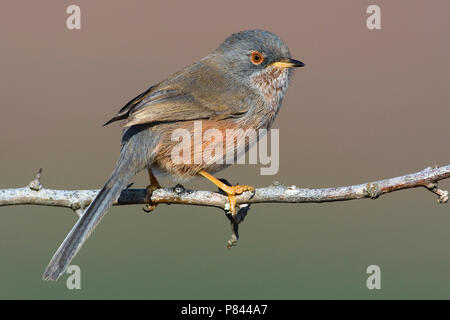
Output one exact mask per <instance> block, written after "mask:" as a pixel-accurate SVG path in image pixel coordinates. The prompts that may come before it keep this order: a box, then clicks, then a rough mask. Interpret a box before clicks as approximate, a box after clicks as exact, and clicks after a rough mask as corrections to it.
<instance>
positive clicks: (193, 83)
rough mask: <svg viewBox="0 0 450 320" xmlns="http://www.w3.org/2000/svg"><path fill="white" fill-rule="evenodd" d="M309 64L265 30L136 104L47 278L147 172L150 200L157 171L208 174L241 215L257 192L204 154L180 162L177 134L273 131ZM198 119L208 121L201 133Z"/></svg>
mask: <svg viewBox="0 0 450 320" xmlns="http://www.w3.org/2000/svg"><path fill="white" fill-rule="evenodd" d="M302 66H304V64H303V63H302V62H300V61H297V60H294V59H291V56H290V54H289V50H288V47H287V46H286V44H285V43H284V42H283V41H282V40H281V39H280V38H279V37H278V36H277V35H275V34H273V33H270V32H268V31H263V30H248V31H242V32H239V33H235V34H233V35H231V36H230V37H228V38H227V39H226V40H225V41H224V42H223V43H222V44H221V45H220V46H219V47H218V48H217V49H216V50H215V51H213V52H212V53H210V54H209V55H207V56H206V57H204V58H203V59H201V60H200V61H198V62H195V63H194V64H192V65H190V66H188V67H187V68H185V69H183V70H181V71H179V72H177V73H175V74H174V75H172V76H170V77H169V78H167V79H166V80H164V81H162V82H160V83H158V84H157V85H154V86H152V87H150V88H149V89H148V90H147V91H145V92H143V93H142V94H140V95H139V96H137V97H136V98H134V99H133V100H131V101H130V102H128V103H127V104H126V105H125V106H124V107H123V108H122V109H121V110H120V111H119V112H118V113H117V115H116V116H115V117H114V118H112V119H111V120H109V121H108V122H107V123H106V124H109V123H111V122H114V121H118V120H124V122H123V124H124V127H125V129H124V131H123V135H122V148H121V151H120V156H119V159H118V161H117V163H116V166H115V168H114V171H113V173H112V174H111V177H110V178H109V179H108V181H107V182H106V183H105V185H104V187H103V188H102V189H101V191H100V192H99V193H98V195H97V197H96V198H95V199H94V200H93V201H92V203H91V204H90V205H89V207H88V208H87V210H86V212H85V213H84V214H83V216H82V217H81V218H80V219H79V220H78V222H77V223H76V224H75V226H74V227H73V228H72V230H71V231H70V233H69V234H68V235H67V237H66V239H65V240H64V242H63V243H62V244H61V246H60V247H59V248H58V250H57V251H56V253H55V255H54V256H53V258H52V260H51V261H50V263H49V265H48V267H47V269H46V270H45V272H44V275H43V279H45V280H57V279H58V278H59V276H60V275H61V274H62V273H63V272H64V271H65V270H66V268H67V267H68V265H69V263H70V262H71V260H72V259H73V258H74V256H75V255H76V253H77V252H78V250H80V248H81V246H82V245H83V243H84V242H85V241H86V239H87V238H88V237H89V235H90V234H91V232H92V231H93V230H94V228H95V227H96V225H97V224H98V223H99V222H100V220H101V219H102V217H103V216H104V215H105V213H106V212H107V210H108V209H109V207H110V206H111V205H112V203H113V202H114V201H115V200H116V199H117V198H118V197H119V195H120V193H121V191H122V190H123V189H125V188H126V186H127V185H128V184H129V183H130V181H131V179H132V178H133V177H134V176H135V175H136V174H137V173H138V172H139V171H141V170H144V169H145V168H147V169H148V172H149V176H150V185H149V186H148V187H147V190H148V192H149V199H150V196H151V192H153V191H154V190H155V189H156V188H158V187H159V184H158V181H157V180H156V178H155V177H154V175H153V173H152V168H153V169H157V170H160V171H162V172H165V173H168V174H170V175H172V176H173V177H175V178H189V177H193V176H196V175H202V176H204V177H205V178H207V179H209V180H210V181H211V182H213V183H214V184H215V185H217V186H218V187H219V188H220V189H222V190H223V191H224V192H226V193H227V195H228V198H229V202H230V210H231V212H232V214H235V205H236V198H235V195H237V194H241V193H243V192H245V191H253V190H254V189H253V188H252V187H250V186H241V185H236V186H228V185H226V184H224V183H223V182H221V181H220V180H218V179H216V178H214V177H213V176H212V175H211V174H210V173H212V172H217V171H218V170H220V169H222V168H224V167H225V166H227V162H226V161H205V160H204V159H203V158H202V157H200V158H196V159H201V161H185V162H181V163H180V161H174V159H173V154H172V151H174V148H175V146H177V144H178V142H177V141H176V140H175V141H173V140H174V139H173V137H172V135H173V133H174V132H175V130H176V129H185V130H187V132H189V133H190V134H191V136H194V135H195V134H203V133H204V132H205V130H208V129H211V128H214V129H217V130H219V131H220V132H224V133H225V131H226V130H227V129H254V130H256V132H259V131H258V129H268V128H270V126H271V125H272V123H273V121H274V120H275V117H276V115H277V113H278V110H279V108H280V105H281V102H282V100H283V98H284V95H285V93H286V90H287V88H288V84H289V78H290V75H291V68H292V67H302ZM195 121H201V123H202V126H201V129H198V126H197V127H196V126H195ZM106 124H105V125H106ZM196 130H201V131H202V132H196ZM201 143H202V145H201V146H200V148H195V146H194V147H193V149H190V150H192V151H191V154H190V155H189V157H188V158H189V159H190V160H192V159H194V158H195V157H196V153H198V152H199V151H200V152H202V151H203V150H205V148H207V147H208V145H209V146H210V144H211V142H210V141H206V142H205V141H202V142H201ZM217 143H221V144H222V143H223V142H217ZM244 143H245V144H246V145H245V146H244V150H248V147H249V142H248V141H247V140H245V142H244ZM221 146H224V145H221ZM237 147H238V146H233V148H232V149H231V150H228V149H226V148H224V150H226V152H223V154H222V155H220V154H218V156H220V157H223V158H226V157H229V156H230V153H231V152H232V153H233V157H234V155H235V152H236V149H237ZM210 160H211V159H210ZM213 160H218V159H213ZM149 201H150V200H149ZM150 205H151V206H152V207H153V208H154V207H155V206H156V205H155V204H151V203H150Z"/></svg>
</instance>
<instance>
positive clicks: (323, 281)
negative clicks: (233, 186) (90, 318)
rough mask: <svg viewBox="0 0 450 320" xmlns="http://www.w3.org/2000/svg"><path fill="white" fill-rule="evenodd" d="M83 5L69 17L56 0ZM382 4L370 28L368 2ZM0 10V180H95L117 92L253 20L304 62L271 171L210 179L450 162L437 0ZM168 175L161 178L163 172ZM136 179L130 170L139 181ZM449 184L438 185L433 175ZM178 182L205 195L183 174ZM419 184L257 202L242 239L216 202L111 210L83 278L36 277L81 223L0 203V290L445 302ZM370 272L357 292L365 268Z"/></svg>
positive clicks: (121, 100) (439, 213) (441, 251)
mask: <svg viewBox="0 0 450 320" xmlns="http://www.w3.org/2000/svg"><path fill="white" fill-rule="evenodd" d="M70 4H76V5H79V6H80V7H81V30H68V29H67V28H66V19H67V17H68V14H66V8H67V6H69V5H70ZM370 4H377V5H379V6H380V8H381V26H382V29H381V30H369V29H368V28H367V27H366V19H367V17H368V16H369V15H368V14H367V13H366V9H367V7H368V5H370ZM1 7H2V8H1V10H0V41H1V50H0V66H1V68H0V69H1V73H0V97H1V103H0V105H1V107H0V108H1V116H0V146H1V152H0V164H1V165H0V188H11V187H22V186H25V185H27V184H28V182H29V181H31V180H32V179H33V178H34V176H35V174H36V172H37V170H38V169H39V168H41V167H42V168H43V175H42V183H43V185H44V187H47V188H54V189H94V188H99V187H101V186H102V185H103V183H104V182H105V180H106V179H107V177H108V176H109V174H110V172H111V170H112V168H113V165H114V163H115V161H116V158H117V156H118V152H119V146H120V134H121V129H120V127H119V126H118V125H116V124H114V125H110V126H107V127H102V126H101V125H102V124H103V123H104V122H105V121H106V120H108V119H110V118H111V117H112V116H113V115H114V114H115V112H116V111H118V110H119V109H120V108H121V107H122V106H123V105H124V104H125V103H126V102H128V100H129V99H131V98H133V97H134V96H136V95H137V94H139V93H140V92H142V91H144V90H145V89H146V88H148V87H149V86H150V85H152V84H155V83H157V82H159V81H161V80H163V79H164V78H165V77H167V76H169V75H170V74H172V73H174V72H175V71H178V70H179V69H182V68H183V67H185V66H186V65H188V64H190V63H192V62H194V61H196V60H198V59H200V58H201V57H203V56H204V55H206V54H208V53H209V52H211V51H212V50H214V49H215V48H216V47H217V46H218V45H219V44H220V43H221V42H222V41H223V40H224V39H225V38H226V37H227V36H228V35H230V34H231V33H233V32H237V31H240V30H244V29H251V28H262V29H267V30H270V31H272V32H274V33H276V34H278V35H279V36H280V37H281V38H282V39H284V40H285V41H286V42H287V44H288V45H289V48H290V51H291V54H292V56H293V57H294V58H297V59H299V60H301V61H303V62H305V63H306V67H305V68H301V69H298V70H296V72H295V75H294V77H293V79H292V82H291V86H290V88H289V90H288V94H287V97H286V99H285V101H284V104H283V107H282V109H281V111H280V113H279V116H278V118H277V121H276V123H275V126H274V127H275V128H279V129H280V140H281V141H280V170H279V173H278V174H277V175H276V176H261V175H260V171H259V167H258V166H256V165H251V166H248V165H246V166H243V165H238V166H234V167H230V168H228V169H226V170H224V171H222V172H221V173H220V174H219V177H224V178H227V179H228V180H229V181H231V182H233V183H237V182H239V183H241V184H243V183H245V184H250V185H254V186H267V185H269V184H270V183H271V182H272V181H273V180H279V181H280V182H282V183H284V184H287V185H291V184H295V185H297V186H301V187H328V186H340V185H349V184H356V183H363V182H367V181H371V180H377V179H382V178H388V177H393V176H397V175H403V174H406V173H411V172H415V171H419V170H422V169H423V168H425V167H427V166H430V165H446V164H449V163H450V149H449V148H448V142H449V138H450V130H449V127H448V118H449V117H450V108H449V100H450V90H449V83H450V80H449V79H450V64H449V58H450V42H449V41H448V32H449V30H450V20H449V19H448V13H449V12H450V2H448V1H445V0H442V1H437V0H435V1H385V0H373V1H350V0H345V1H331V0H329V1H312V0H311V1H282V0H278V1H266V0H260V1H256V2H255V1H245V2H243V1H177V2H173V1H137V0H132V1H106V0H101V1H100V0H99V1H87V0H78V1H22V0H15V1H12V0H4V1H2V4H1ZM160 182H161V183H162V184H163V185H164V186H173V185H174V182H172V181H171V180H170V179H168V178H164V179H162V180H161V181H160ZM146 184H147V177H146V175H145V174H141V175H139V176H138V177H136V179H135V187H145V186H146ZM440 186H441V187H442V188H447V189H449V188H450V181H444V182H442V183H441V184H440ZM185 187H188V188H201V189H208V190H214V189H215V188H214V187H213V186H212V184H211V183H209V182H207V181H204V180H202V179H194V180H192V181H190V182H188V183H186V184H185ZM436 199H437V197H436V196H435V195H433V194H432V193H430V192H428V191H427V190H425V189H413V190H406V191H399V192H395V193H392V194H388V195H385V196H383V197H381V198H380V199H378V200H376V201H372V200H358V201H350V202H341V203H328V204H265V205H253V206H252V209H251V210H250V212H249V215H248V217H247V218H246V220H245V221H244V222H243V223H242V224H241V226H240V236H241V237H240V241H239V245H238V246H237V247H234V248H233V249H232V250H227V249H226V241H227V240H228V239H229V236H230V227H229V223H228V220H227V219H226V218H225V216H224V214H223V212H222V211H221V210H219V209H214V208H203V207H193V206H177V205H171V206H167V205H160V206H159V207H158V208H157V210H156V211H155V212H154V213H152V214H145V213H144V212H143V211H142V210H141V207H142V206H123V207H114V208H112V209H111V210H110V212H109V214H108V215H107V216H106V217H105V219H104V220H103V221H102V223H101V224H100V225H99V227H98V228H97V229H96V231H95V233H94V234H93V235H92V236H91V237H90V239H89V241H87V242H86V244H85V245H84V247H83V249H82V250H81V251H80V253H79V254H78V256H77V257H76V258H75V260H74V261H73V264H76V265H79V266H80V267H81V290H68V289H67V288H66V283H65V282H66V279H67V275H65V276H63V277H62V278H61V279H60V281H58V282H57V283H47V282H44V281H42V280H41V274H42V272H43V271H44V269H45V267H46V266H47V263H48V262H49V260H50V258H51V256H52V255H53V253H54V252H55V250H56V249H57V247H58V246H59V244H60V243H61V241H62V240H63V239H64V237H65V236H66V234H67V233H68V231H69V230H70V229H71V227H72V226H73V224H74V223H75V222H76V215H75V214H74V213H73V212H72V211H71V210H69V209H65V208H56V207H39V206H13V207H2V208H0V298H3V299H15V298H42V299H46V298H62V299H72V298H105V299H116V298H120V299H127V298H138V299H197V298H198V299H315V298H318V299H324V298H328V299H336V298H340V299H347V298H357V299H378V298H384V299H390V298H425V299H428V298H438V299H440V298H447V299H448V298H450V253H449V250H448V248H449V246H450V234H449V232H448V228H449V226H450V212H449V207H448V204H447V205H444V204H438V203H437V201H436ZM373 264H375V265H379V266H380V268H381V287H382V288H381V290H368V289H367V287H366V279H367V277H368V276H369V275H368V274H366V268H367V266H369V265H373Z"/></svg>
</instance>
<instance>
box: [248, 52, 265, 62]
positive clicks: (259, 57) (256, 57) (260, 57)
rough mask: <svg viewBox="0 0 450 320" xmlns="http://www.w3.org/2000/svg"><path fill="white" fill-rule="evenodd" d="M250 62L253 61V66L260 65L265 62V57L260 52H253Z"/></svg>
mask: <svg viewBox="0 0 450 320" xmlns="http://www.w3.org/2000/svg"><path fill="white" fill-rule="evenodd" d="M250 60H251V61H252V63H253V64H256V65H258V64H261V63H262V62H263V61H264V57H263V55H262V54H261V53H259V52H258V51H253V52H252V54H251V55H250Z"/></svg>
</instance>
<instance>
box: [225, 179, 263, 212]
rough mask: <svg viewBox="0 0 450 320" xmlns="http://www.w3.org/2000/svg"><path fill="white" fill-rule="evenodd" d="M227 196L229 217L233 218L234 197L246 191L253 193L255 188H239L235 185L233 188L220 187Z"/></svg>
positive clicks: (234, 209)
mask: <svg viewBox="0 0 450 320" xmlns="http://www.w3.org/2000/svg"><path fill="white" fill-rule="evenodd" d="M221 189H222V190H223V191H224V192H225V193H226V194H227V196H228V202H229V203H230V212H231V215H232V216H233V217H234V216H236V204H237V200H236V195H239V194H242V193H244V192H246V191H251V192H255V188H253V187H252V186H245V185H244V186H241V185H238V184H237V185H235V186H227V185H225V186H222V188H221Z"/></svg>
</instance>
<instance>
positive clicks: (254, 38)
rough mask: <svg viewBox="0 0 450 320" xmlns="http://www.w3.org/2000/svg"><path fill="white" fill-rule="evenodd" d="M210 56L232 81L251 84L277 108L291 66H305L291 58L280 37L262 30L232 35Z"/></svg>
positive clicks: (282, 95)
mask: <svg viewBox="0 0 450 320" xmlns="http://www.w3.org/2000/svg"><path fill="white" fill-rule="evenodd" d="M213 55H215V56H216V59H218V60H220V64H221V68H222V69H225V70H226V71H227V74H229V75H232V76H233V78H234V80H237V81H239V82H241V83H242V84H245V85H250V86H252V87H253V88H255V89H256V90H258V91H259V92H260V94H261V95H262V96H264V97H265V99H266V102H268V103H269V104H270V105H273V106H277V108H278V107H279V104H280V103H281V101H282V99H283V97H284V94H285V92H286V90H287V86H288V83H289V77H290V74H291V69H292V67H302V66H304V64H303V63H302V62H301V61H298V60H294V59H292V58H291V55H290V53H289V49H288V47H287V45H286V44H285V43H284V42H283V40H281V39H280V38H279V37H278V36H277V35H275V34H273V33H271V32H268V31H264V30H247V31H241V32H238V33H235V34H232V35H231V36H229V37H228V38H227V39H225V41H224V42H223V43H222V44H221V45H220V46H219V47H218V48H217V49H216V51H215V52H214V53H213Z"/></svg>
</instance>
